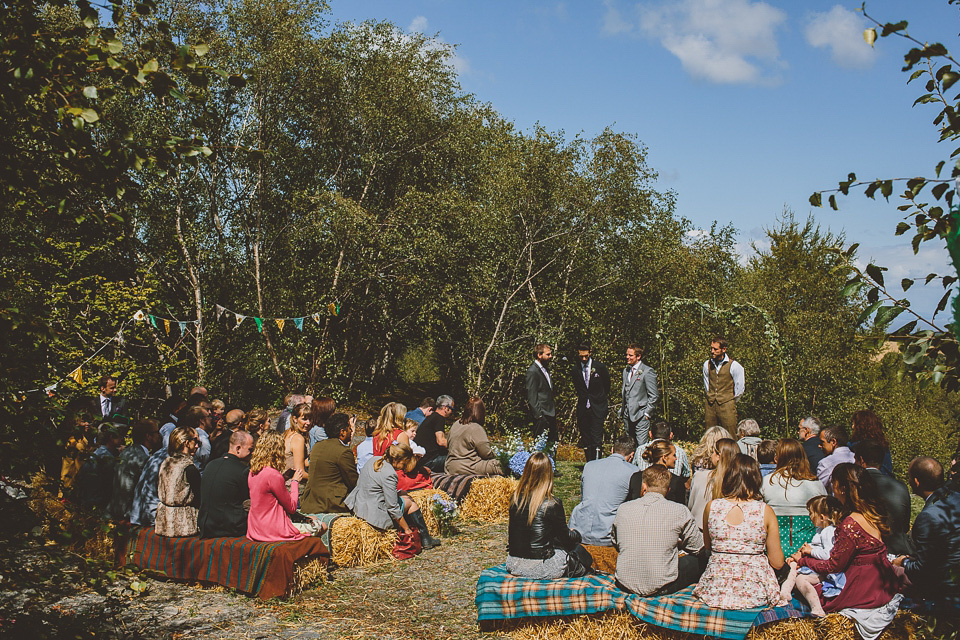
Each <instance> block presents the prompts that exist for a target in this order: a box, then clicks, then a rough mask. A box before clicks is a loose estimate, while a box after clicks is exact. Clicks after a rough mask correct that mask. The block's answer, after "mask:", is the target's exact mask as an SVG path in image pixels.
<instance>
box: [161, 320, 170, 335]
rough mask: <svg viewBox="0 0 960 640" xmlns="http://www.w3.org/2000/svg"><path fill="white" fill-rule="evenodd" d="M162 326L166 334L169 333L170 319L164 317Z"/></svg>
mask: <svg viewBox="0 0 960 640" xmlns="http://www.w3.org/2000/svg"><path fill="white" fill-rule="evenodd" d="M163 328H164V329H166V330H167V335H170V321H169V320H167V319H166V318H164V319H163Z"/></svg>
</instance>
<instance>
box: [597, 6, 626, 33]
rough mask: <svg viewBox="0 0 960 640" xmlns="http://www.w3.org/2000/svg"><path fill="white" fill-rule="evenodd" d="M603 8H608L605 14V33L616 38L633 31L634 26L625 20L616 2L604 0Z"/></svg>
mask: <svg viewBox="0 0 960 640" xmlns="http://www.w3.org/2000/svg"><path fill="white" fill-rule="evenodd" d="M603 6H605V7H606V8H607V10H606V12H605V13H604V14H603V32H604V33H606V34H608V35H612V36H615V35H618V34H621V33H627V32H629V31H631V30H632V29H633V25H632V24H630V23H629V22H628V21H627V20H626V19H624V17H623V14H622V13H620V9H618V8H617V6H616V5H615V4H614V0H603Z"/></svg>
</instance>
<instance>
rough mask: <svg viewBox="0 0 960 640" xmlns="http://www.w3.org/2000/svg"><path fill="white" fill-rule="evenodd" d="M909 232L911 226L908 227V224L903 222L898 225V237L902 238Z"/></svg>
mask: <svg viewBox="0 0 960 640" xmlns="http://www.w3.org/2000/svg"><path fill="white" fill-rule="evenodd" d="M909 230H910V225H908V224H907V223H906V222H901V223H899V224H898V225H897V232H896V234H897V235H898V236H902V235H903V234H905V233H906V232H907V231H909Z"/></svg>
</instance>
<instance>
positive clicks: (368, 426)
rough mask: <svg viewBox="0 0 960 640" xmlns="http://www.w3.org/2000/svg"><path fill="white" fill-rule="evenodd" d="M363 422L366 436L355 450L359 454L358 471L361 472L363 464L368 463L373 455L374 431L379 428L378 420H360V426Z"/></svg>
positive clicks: (358, 422) (358, 424)
mask: <svg viewBox="0 0 960 640" xmlns="http://www.w3.org/2000/svg"><path fill="white" fill-rule="evenodd" d="M361 422H363V433H364V435H365V436H366V437H365V438H364V439H363V442H361V443H360V444H358V445H357V446H356V448H355V449H354V450H353V452H354V453H355V454H356V455H357V473H360V470H361V469H363V465H365V464H367V461H368V460H369V459H370V458H372V457H373V431H374V429H376V428H377V421H376V420H372V419H371V420H362V421H361V420H358V421H357V426H358V427H359V426H360V423H361Z"/></svg>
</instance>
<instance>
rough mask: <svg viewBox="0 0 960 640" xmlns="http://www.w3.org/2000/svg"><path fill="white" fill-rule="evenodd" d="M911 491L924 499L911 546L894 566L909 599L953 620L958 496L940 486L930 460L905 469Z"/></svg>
mask: <svg viewBox="0 0 960 640" xmlns="http://www.w3.org/2000/svg"><path fill="white" fill-rule="evenodd" d="M908 475H909V478H910V488H911V489H912V490H913V493H915V494H916V495H918V496H920V497H921V498H923V499H924V502H925V504H924V505H923V511H921V512H920V513H919V514H918V515H917V519H916V521H915V522H914V523H913V530H912V532H911V534H912V536H913V545H914V547H915V548H916V551H914V552H913V553H912V554H910V555H909V556H907V557H903V556H901V557H898V558H897V559H896V560H895V561H894V564H897V565H900V566H902V567H903V569H904V570H905V571H906V574H907V578H909V579H910V582H911V583H912V585H913V587H912V592H911V595H912V596H914V597H915V598H916V599H918V600H923V601H924V603H923V604H924V608H926V609H928V610H930V611H931V612H932V613H938V612H943V613H945V614H947V615H950V616H956V615H957V613H958V611H960V578H958V576H960V521H958V520H957V514H960V493H958V492H956V491H954V490H953V489H951V488H949V487H948V486H945V485H944V482H943V467H942V466H940V463H939V462H937V461H936V460H934V459H933V458H927V457H920V458H914V459H913V460H912V461H911V462H910V467H909V469H908Z"/></svg>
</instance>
